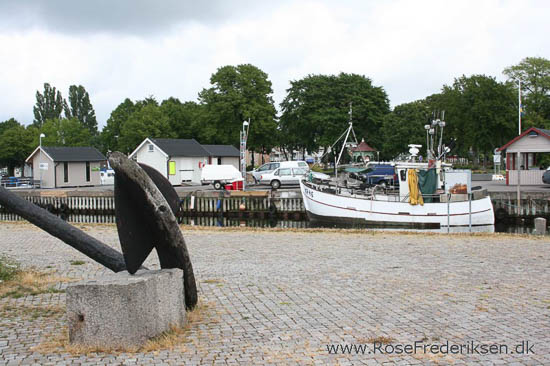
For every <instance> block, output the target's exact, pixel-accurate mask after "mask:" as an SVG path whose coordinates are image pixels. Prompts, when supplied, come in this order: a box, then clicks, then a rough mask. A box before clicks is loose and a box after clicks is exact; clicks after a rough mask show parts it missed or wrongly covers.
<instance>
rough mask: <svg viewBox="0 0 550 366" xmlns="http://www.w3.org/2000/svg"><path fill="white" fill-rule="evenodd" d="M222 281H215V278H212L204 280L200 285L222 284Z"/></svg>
mask: <svg viewBox="0 0 550 366" xmlns="http://www.w3.org/2000/svg"><path fill="white" fill-rule="evenodd" d="M222 282H223V280H220V279H217V278H212V279H209V280H204V281H202V283H222Z"/></svg>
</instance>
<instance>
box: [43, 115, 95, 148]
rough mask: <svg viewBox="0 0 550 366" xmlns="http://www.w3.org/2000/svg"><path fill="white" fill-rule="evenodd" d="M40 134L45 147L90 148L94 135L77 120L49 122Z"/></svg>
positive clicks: (53, 120)
mask: <svg viewBox="0 0 550 366" xmlns="http://www.w3.org/2000/svg"><path fill="white" fill-rule="evenodd" d="M40 132H41V133H43V134H44V135H46V137H44V138H43V139H42V145H44V146H90V139H91V138H92V134H91V133H90V131H89V130H88V129H87V128H86V127H84V126H83V125H82V124H81V123H80V121H79V120H78V119H76V118H71V119H67V118H62V119H57V118H55V119H49V120H47V121H46V122H45V123H44V125H43V126H42V128H41V129H40Z"/></svg>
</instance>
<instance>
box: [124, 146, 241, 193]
mask: <svg viewBox="0 0 550 366" xmlns="http://www.w3.org/2000/svg"><path fill="white" fill-rule="evenodd" d="M129 157H130V159H134V160H136V161H137V162H138V163H143V164H147V165H149V166H151V167H153V168H155V169H156V170H158V171H159V172H160V173H161V174H162V175H164V176H165V177H166V178H167V179H168V180H169V181H170V183H172V185H180V184H182V183H196V184H200V182H201V170H202V167H203V166H205V165H206V164H214V165H217V164H231V165H234V166H235V167H237V168H238V167H239V150H237V149H236V148H235V147H234V146H231V145H201V144H199V143H198V142H197V141H196V140H195V139H153V138H146V139H145V140H144V141H143V142H142V143H141V144H140V145H139V146H138V147H137V148H136V149H135V150H134V151H133V152H132V153H131V154H130V156H129Z"/></svg>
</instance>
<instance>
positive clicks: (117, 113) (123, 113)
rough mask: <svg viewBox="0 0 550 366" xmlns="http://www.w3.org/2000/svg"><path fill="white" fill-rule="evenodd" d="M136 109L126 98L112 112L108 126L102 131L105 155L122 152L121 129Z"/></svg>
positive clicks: (102, 147)
mask: <svg viewBox="0 0 550 366" xmlns="http://www.w3.org/2000/svg"><path fill="white" fill-rule="evenodd" d="M136 109H137V108H136V106H135V104H134V102H132V101H131V100H130V99H128V98H126V99H125V100H124V102H122V103H121V104H119V105H118V106H117V107H116V108H115V110H113V111H112V112H111V116H110V117H109V119H108V120H107V124H106V125H105V127H104V128H103V130H102V131H101V150H102V151H103V152H104V153H107V152H108V151H117V150H120V148H119V146H118V139H119V137H120V136H121V128H122V126H123V125H124V124H125V123H126V122H127V121H128V119H129V118H130V116H131V115H132V113H134V112H135V111H136Z"/></svg>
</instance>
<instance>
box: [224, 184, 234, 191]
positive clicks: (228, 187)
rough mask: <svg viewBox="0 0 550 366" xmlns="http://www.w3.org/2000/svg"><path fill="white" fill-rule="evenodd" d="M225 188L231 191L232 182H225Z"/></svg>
mask: <svg viewBox="0 0 550 366" xmlns="http://www.w3.org/2000/svg"><path fill="white" fill-rule="evenodd" d="M225 190H226V191H232V190H233V184H226V185H225Z"/></svg>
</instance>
